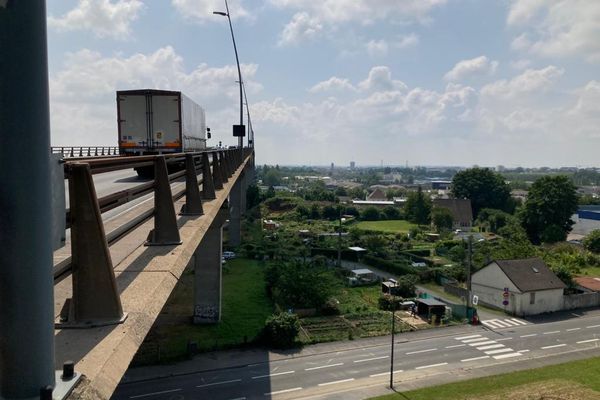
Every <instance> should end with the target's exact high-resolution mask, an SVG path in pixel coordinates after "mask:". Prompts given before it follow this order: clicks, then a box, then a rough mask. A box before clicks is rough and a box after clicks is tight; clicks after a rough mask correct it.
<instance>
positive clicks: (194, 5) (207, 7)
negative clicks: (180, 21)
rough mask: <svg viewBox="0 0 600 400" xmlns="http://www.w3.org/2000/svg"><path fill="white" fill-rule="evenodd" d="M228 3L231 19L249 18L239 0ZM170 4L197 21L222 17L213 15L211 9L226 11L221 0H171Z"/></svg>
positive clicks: (217, 19)
mask: <svg viewBox="0 0 600 400" xmlns="http://www.w3.org/2000/svg"><path fill="white" fill-rule="evenodd" d="M228 3H229V15H230V16H231V19H232V20H236V19H238V18H249V16H250V14H249V13H248V11H247V10H246V9H245V8H244V7H243V5H242V1H241V0H230V1H229V2H228ZM171 4H172V5H173V7H175V9H176V10H177V12H179V13H180V14H181V15H182V16H184V17H185V18H188V19H192V20H195V21H199V22H205V21H215V22H216V21H219V20H220V18H223V17H221V16H218V15H214V14H213V11H222V12H225V11H226V10H225V4H224V3H223V1H222V0H171Z"/></svg>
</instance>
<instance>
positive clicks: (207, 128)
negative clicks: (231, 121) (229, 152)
mask: <svg viewBox="0 0 600 400" xmlns="http://www.w3.org/2000/svg"><path fill="white" fill-rule="evenodd" d="M206 137H207V138H208V139H210V128H209V127H206Z"/></svg>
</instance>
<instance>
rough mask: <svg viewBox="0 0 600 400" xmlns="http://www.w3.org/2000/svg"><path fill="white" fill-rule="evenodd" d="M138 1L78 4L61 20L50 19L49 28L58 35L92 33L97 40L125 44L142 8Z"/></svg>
mask: <svg viewBox="0 0 600 400" xmlns="http://www.w3.org/2000/svg"><path fill="white" fill-rule="evenodd" d="M143 6H144V5H143V3H142V2H141V1H139V0H117V1H114V2H113V1H110V0H79V3H78V4H77V7H75V8H74V9H72V10H71V11H69V12H67V13H66V14H65V15H63V16H62V17H53V16H49V17H48V26H49V27H50V28H54V29H57V30H59V31H73V30H90V31H92V32H94V34H95V35H96V36H97V37H101V38H103V37H112V38H114V39H121V40H126V39H128V36H129V34H130V31H131V29H130V25H131V23H132V22H133V21H134V20H136V19H137V18H138V15H139V13H140V11H141V10H142V8H143Z"/></svg>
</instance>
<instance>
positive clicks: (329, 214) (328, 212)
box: [323, 205, 340, 221]
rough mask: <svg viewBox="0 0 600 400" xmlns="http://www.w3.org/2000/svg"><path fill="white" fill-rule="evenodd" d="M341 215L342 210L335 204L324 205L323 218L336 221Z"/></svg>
mask: <svg viewBox="0 0 600 400" xmlns="http://www.w3.org/2000/svg"><path fill="white" fill-rule="evenodd" d="M339 216H340V212H339V210H338V209H337V208H336V207H333V206H329V205H328V206H325V207H323V218H325V219H328V220H330V221H335V220H336V219H338V218H339Z"/></svg>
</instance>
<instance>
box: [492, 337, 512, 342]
mask: <svg viewBox="0 0 600 400" xmlns="http://www.w3.org/2000/svg"><path fill="white" fill-rule="evenodd" d="M507 340H512V338H511V337H507V338H502V339H496V342H505V341H507Z"/></svg>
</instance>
